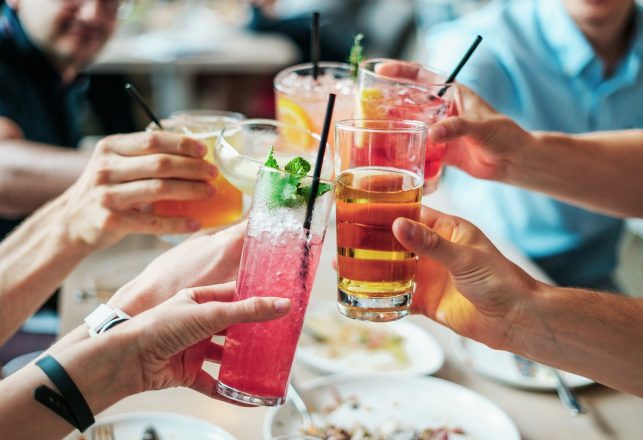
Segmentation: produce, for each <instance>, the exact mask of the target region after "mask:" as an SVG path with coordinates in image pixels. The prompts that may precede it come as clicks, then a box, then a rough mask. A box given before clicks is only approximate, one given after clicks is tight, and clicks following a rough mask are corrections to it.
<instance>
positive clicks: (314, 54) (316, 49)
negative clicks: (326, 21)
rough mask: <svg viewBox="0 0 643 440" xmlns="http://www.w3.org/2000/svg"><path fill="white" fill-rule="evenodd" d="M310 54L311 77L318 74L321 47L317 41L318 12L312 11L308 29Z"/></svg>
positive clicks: (315, 78) (315, 77)
mask: <svg viewBox="0 0 643 440" xmlns="http://www.w3.org/2000/svg"><path fill="white" fill-rule="evenodd" d="M310 56H311V58H312V61H313V79H314V80H317V77H318V76H319V59H320V57H321V48H320V42H319V12H313V21H312V23H311V29H310Z"/></svg>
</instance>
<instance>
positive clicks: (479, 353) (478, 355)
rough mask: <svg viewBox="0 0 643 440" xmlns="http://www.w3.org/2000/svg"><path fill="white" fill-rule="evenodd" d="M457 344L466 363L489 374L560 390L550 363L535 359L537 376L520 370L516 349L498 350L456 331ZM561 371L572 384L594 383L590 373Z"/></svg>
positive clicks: (524, 385)
mask: <svg viewBox="0 0 643 440" xmlns="http://www.w3.org/2000/svg"><path fill="white" fill-rule="evenodd" d="M453 346H454V351H455V354H456V356H457V357H458V358H459V359H460V360H461V361H462V363H464V364H465V365H467V366H468V367H471V368H472V369H473V370H475V371H477V372H478V373H480V374H482V375H484V376H487V377H488V378H491V379H494V380H497V381H498V382H502V383H504V384H506V385H510V386H514V387H517V388H524V389H528V390H536V391H550V390H551V391H555V390H556V377H555V375H554V373H553V371H551V369H550V368H549V367H545V366H543V365H540V364H538V363H534V366H533V372H532V374H533V377H529V376H525V375H523V374H522V373H521V372H520V368H519V366H518V364H517V363H516V360H515V357H514V354H513V353H510V352H508V351H501V350H494V349H492V348H489V347H487V346H486V345H484V344H481V343H480V342H477V341H474V340H472V339H468V338H464V337H462V336H458V335H454V338H453ZM559 371H560V374H561V376H562V377H563V379H565V382H566V383H567V385H568V386H569V387H570V388H580V387H584V386H587V385H591V384H593V383H594V381H593V380H591V379H588V378H586V377H583V376H578V375H576V374H573V373H568V372H566V371H561V370H559Z"/></svg>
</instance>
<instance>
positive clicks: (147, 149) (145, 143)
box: [97, 131, 207, 157]
mask: <svg viewBox="0 0 643 440" xmlns="http://www.w3.org/2000/svg"><path fill="white" fill-rule="evenodd" d="M97 148H98V149H99V150H101V151H113V152H115V153H118V154H121V155H123V156H144V155H149V154H157V153H167V154H175V155H179V156H187V157H203V156H204V155H205V153H206V152H207V147H206V146H205V145H204V144H203V143H202V142H199V141H198V140H196V139H192V138H190V137H188V136H182V135H179V134H174V133H169V132H162V131H153V132H145V133H143V132H142V133H133V134H127V135H115V136H109V137H107V138H105V139H103V140H102V141H101V142H100V143H99V144H98V146H97Z"/></svg>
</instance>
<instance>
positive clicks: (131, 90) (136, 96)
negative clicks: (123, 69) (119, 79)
mask: <svg viewBox="0 0 643 440" xmlns="http://www.w3.org/2000/svg"><path fill="white" fill-rule="evenodd" d="M125 90H127V93H129V95H130V96H131V97H132V98H134V100H135V101H136V102H138V103H139V104H140V106H141V107H142V108H143V110H144V111H145V113H146V114H147V116H148V117H149V118H150V119H151V120H152V122H154V124H155V125H156V126H157V127H158V128H159V129H161V130H163V126H162V125H161V121H160V120H159V118H157V117H156V116H155V115H154V113H153V112H152V110H151V109H150V107H149V106H148V105H147V103H146V102H145V100H144V99H143V97H142V96H141V94H140V93H138V90H136V87H134V85H133V84H132V83H125Z"/></svg>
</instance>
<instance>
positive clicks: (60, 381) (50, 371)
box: [34, 355, 94, 432]
mask: <svg viewBox="0 0 643 440" xmlns="http://www.w3.org/2000/svg"><path fill="white" fill-rule="evenodd" d="M36 365H38V366H39V367H40V369H41V370H42V371H43V372H44V373H45V374H46V375H47V377H48V378H49V379H51V381H52V382H53V383H54V385H56V387H57V388H58V391H60V394H62V396H61V395H59V394H57V393H56V392H55V391H53V390H52V389H50V388H48V387H47V386H46V385H40V386H39V387H38V388H36V389H35V390H34V398H35V399H36V400H37V401H38V402H40V403H42V404H43V405H45V406H46V407H47V408H49V409H50V410H52V411H53V412H55V413H56V414H58V415H59V416H60V417H62V418H63V419H65V420H67V421H68V422H69V423H70V424H71V425H73V426H74V427H76V428H77V429H78V430H79V431H80V432H83V431H85V430H86V429H87V428H89V427H90V426H92V425H93V424H94V415H93V414H92V410H91V409H90V408H89V405H88V404H87V401H86V400H85V398H84V397H83V395H82V394H81V393H80V390H79V389H78V387H77V386H76V384H75V383H74V381H73V380H72V379H71V377H69V374H67V372H66V371H65V369H64V368H63V367H62V366H61V365H60V364H59V363H58V361H56V359H54V358H53V357H51V356H50V355H47V356H45V357H44V358H42V359H40V360H39V361H38V362H36Z"/></svg>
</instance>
